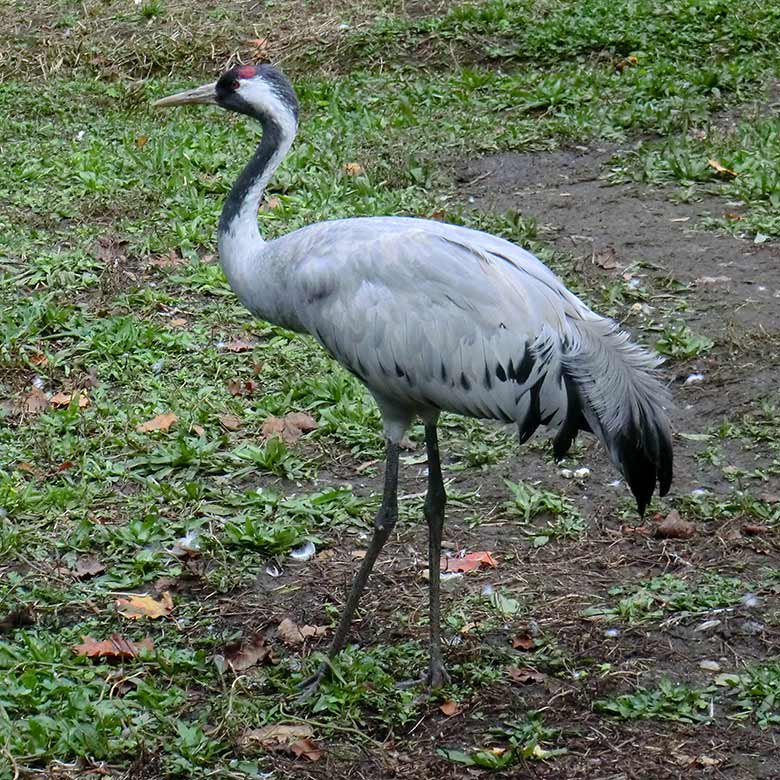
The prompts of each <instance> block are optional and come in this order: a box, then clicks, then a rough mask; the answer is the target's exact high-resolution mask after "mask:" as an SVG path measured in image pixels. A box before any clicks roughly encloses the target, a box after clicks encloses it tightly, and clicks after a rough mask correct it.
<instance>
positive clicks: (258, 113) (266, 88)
mask: <svg viewBox="0 0 780 780" xmlns="http://www.w3.org/2000/svg"><path fill="white" fill-rule="evenodd" d="M190 103H214V104H215V105H218V106H221V107H222V108H224V109H227V110H228V111H237V112H238V113H239V114H246V115H247V116H251V117H254V118H255V119H259V120H260V121H261V122H263V123H265V122H267V121H269V120H270V121H272V122H275V123H276V124H277V125H281V126H284V125H289V124H290V123H291V122H292V123H293V124H296V123H297V121H298V99H297V98H296V97H295V91H294V90H293V88H292V85H291V84H290V82H289V81H288V80H287V77H286V76H285V75H284V73H282V72H281V71H280V70H278V69H277V68H275V67H273V65H239V66H236V67H235V68H231V69H230V70H228V71H226V72H225V73H223V74H222V75H221V76H220V77H219V79H218V80H217V81H216V82H214V83H213V84H204V85H203V86H202V87H196V88H195V89H188V90H186V91H184V92H178V93H177V94H175V95H170V96H169V97H164V98H161V99H160V100H156V101H155V102H154V105H155V106H160V107H165V106H183V105H188V104H190Z"/></svg>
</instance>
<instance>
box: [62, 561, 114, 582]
mask: <svg viewBox="0 0 780 780" xmlns="http://www.w3.org/2000/svg"><path fill="white" fill-rule="evenodd" d="M105 570H106V567H105V564H103V563H101V562H100V561H99V560H98V559H97V558H95V556H94V555H82V556H81V557H80V558H78V559H77V560H76V563H75V565H74V566H73V568H72V569H71V571H72V573H73V576H74V577H76V579H79V580H84V579H87V577H97V575H98V574H102V573H103V572H104V571H105Z"/></svg>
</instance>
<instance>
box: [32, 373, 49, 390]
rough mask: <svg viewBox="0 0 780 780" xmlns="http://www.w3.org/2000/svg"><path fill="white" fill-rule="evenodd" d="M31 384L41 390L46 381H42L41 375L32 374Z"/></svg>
mask: <svg viewBox="0 0 780 780" xmlns="http://www.w3.org/2000/svg"><path fill="white" fill-rule="evenodd" d="M32 384H33V387H34V388H35V389H36V390H43V387H44V385H45V384H46V382H45V381H44V379H43V377H42V376H34V377H33V381H32Z"/></svg>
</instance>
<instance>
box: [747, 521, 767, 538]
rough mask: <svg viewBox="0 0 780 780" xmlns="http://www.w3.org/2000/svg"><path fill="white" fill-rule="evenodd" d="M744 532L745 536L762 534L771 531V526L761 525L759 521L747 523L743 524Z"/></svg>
mask: <svg viewBox="0 0 780 780" xmlns="http://www.w3.org/2000/svg"><path fill="white" fill-rule="evenodd" d="M742 533H743V534H745V536H761V535H762V534H766V533H769V527H768V526H766V525H760V524H759V523H745V525H743V526H742Z"/></svg>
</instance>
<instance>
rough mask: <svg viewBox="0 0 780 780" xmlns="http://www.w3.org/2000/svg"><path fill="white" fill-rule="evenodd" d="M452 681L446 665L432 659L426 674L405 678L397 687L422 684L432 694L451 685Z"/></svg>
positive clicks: (412, 686)
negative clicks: (414, 677) (412, 678)
mask: <svg viewBox="0 0 780 780" xmlns="http://www.w3.org/2000/svg"><path fill="white" fill-rule="evenodd" d="M450 682H451V680H450V676H449V674H447V670H446V669H445V668H444V665H443V664H441V663H437V662H435V661H431V665H430V667H429V668H428V671H427V672H426V673H425V674H424V675H422V676H421V677H419V678H418V679H416V680H404V681H403V682H399V683H397V685H396V687H397V688H401V689H404V688H416V687H417V686H421V687H423V688H424V689H425V691H426V693H429V694H430V693H433V692H434V691H438V690H439V689H440V688H444V687H445V686H447V685H449V684H450Z"/></svg>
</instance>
